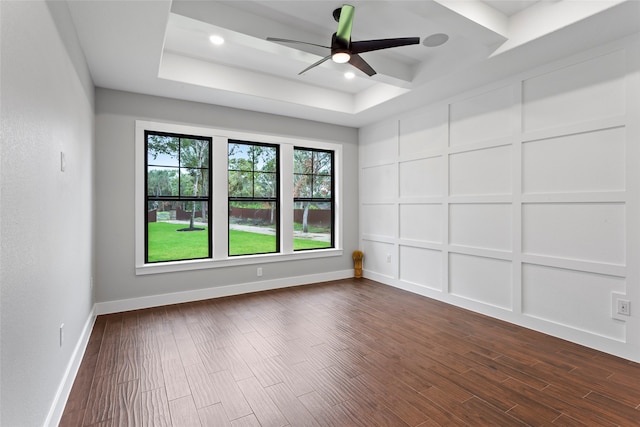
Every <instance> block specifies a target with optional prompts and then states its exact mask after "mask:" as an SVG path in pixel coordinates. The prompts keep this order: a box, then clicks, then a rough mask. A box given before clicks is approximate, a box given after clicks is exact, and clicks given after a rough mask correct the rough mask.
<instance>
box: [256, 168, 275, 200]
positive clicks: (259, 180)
mask: <svg viewBox="0 0 640 427" xmlns="http://www.w3.org/2000/svg"><path fill="white" fill-rule="evenodd" d="M277 183H278V181H277V177H276V174H275V173H256V174H255V186H254V190H255V193H254V197H276V190H277V188H278V187H277Z"/></svg>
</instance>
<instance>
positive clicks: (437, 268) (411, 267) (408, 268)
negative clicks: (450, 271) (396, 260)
mask: <svg viewBox="0 0 640 427" xmlns="http://www.w3.org/2000/svg"><path fill="white" fill-rule="evenodd" d="M400 280H402V281H404V282H408V283H411V284H414V285H418V286H424V287H426V288H430V289H433V290H436V291H441V290H442V252H441V251H436V250H432V249H424V248H416V247H412V246H402V245H401V246H400Z"/></svg>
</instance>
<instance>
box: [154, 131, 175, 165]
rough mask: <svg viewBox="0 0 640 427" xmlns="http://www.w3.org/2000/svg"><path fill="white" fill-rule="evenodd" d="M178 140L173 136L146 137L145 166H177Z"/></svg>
mask: <svg viewBox="0 0 640 427" xmlns="http://www.w3.org/2000/svg"><path fill="white" fill-rule="evenodd" d="M178 147H179V138H176V137H174V136H162V135H148V136H147V164H148V165H155V166H175V167H177V166H178Z"/></svg>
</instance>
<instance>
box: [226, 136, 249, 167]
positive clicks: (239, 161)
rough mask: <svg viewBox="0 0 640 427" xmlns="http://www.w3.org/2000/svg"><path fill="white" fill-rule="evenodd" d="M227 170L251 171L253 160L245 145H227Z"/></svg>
mask: <svg viewBox="0 0 640 427" xmlns="http://www.w3.org/2000/svg"><path fill="white" fill-rule="evenodd" d="M229 170H244V171H252V170H253V159H252V156H251V154H250V153H249V146H248V145H247V144H237V143H232V142H231V143H229Z"/></svg>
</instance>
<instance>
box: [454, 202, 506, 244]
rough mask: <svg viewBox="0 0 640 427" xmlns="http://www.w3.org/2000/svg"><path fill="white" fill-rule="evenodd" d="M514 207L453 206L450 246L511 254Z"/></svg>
mask: <svg viewBox="0 0 640 427" xmlns="http://www.w3.org/2000/svg"><path fill="white" fill-rule="evenodd" d="M512 216H513V214H512V211H511V204H506V203H491V204H450V205H449V243H450V244H451V245H459V246H469V247H475V248H480V249H492V250H499V251H511V243H512V228H513V225H512Z"/></svg>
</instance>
